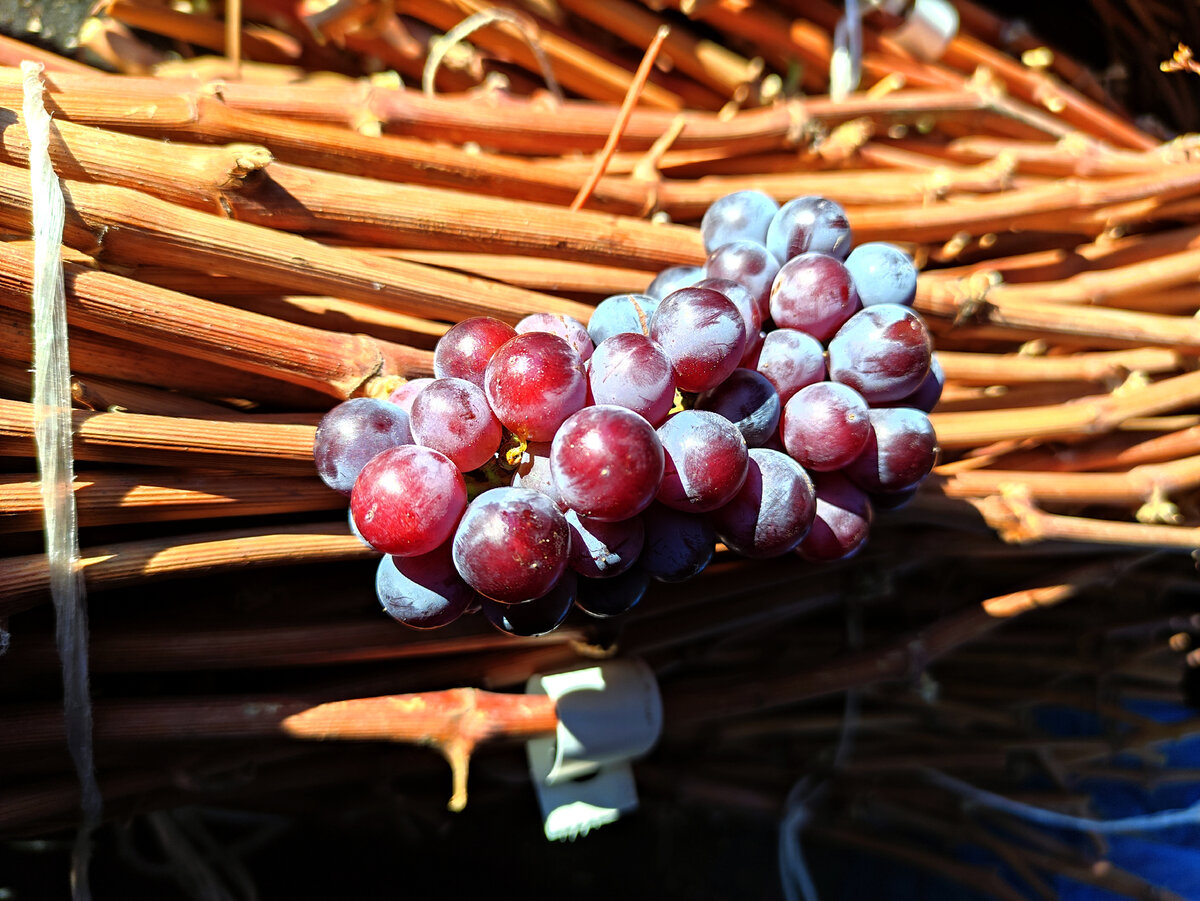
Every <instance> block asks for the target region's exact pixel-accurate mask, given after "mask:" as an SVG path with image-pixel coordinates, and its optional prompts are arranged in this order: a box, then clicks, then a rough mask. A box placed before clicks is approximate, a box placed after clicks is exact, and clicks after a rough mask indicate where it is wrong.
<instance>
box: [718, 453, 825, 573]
mask: <svg viewBox="0 0 1200 901" xmlns="http://www.w3.org/2000/svg"><path fill="white" fill-rule="evenodd" d="M816 509H817V499H816V494H815V492H814V489H813V483H812V479H810V478H809V476H808V473H806V472H805V471H804V468H803V467H802V466H801V465H800V464H799V463H797V462H796V461H795V460H793V459H792V458H791V457H789V456H788V455H787V454H781V453H779V452H778V451H773V450H767V449H766V448H761V447H753V448H751V449H750V464H749V468H748V472H747V475H746V481H745V484H743V485H742V487H741V489H739V491H738V493H737V494H735V495H734V497H733V500H731V501H730V502H729V503H727V504H726V505H725V506H723V507H721V508H719V509H718V510H715V511H714V512H713V513H712V523H713V527H714V528H715V529H716V532H717V537H719V538H720V539H721V540H722V541H723V542H725V544H726V546H727V547H729V549H730V550H732V551H736V552H737V553H739V554H741V555H742V556H744V557H751V558H755V559H762V558H765V557H778V556H779V555H781V554H786V553H787V552H788V551H790V550H793V549H794V548H795V547H796V546H797V545H798V544H799V543H800V542H801V540H802V539H803V538H804V536H805V535H807V534H808V530H809V528H810V527H811V526H812V523H813V518H814V516H815V515H816Z"/></svg>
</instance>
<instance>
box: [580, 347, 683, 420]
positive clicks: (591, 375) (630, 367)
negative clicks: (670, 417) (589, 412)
mask: <svg viewBox="0 0 1200 901" xmlns="http://www.w3.org/2000/svg"><path fill="white" fill-rule="evenodd" d="M588 387H589V388H590V389H591V399H592V402H593V403H596V404H615V405H617V406H619V407H625V408H627V409H629V410H632V411H633V412H634V413H637V414H638V415H640V416H642V417H643V418H644V419H646V421H647V422H649V423H650V424H651V425H653V426H658V425H661V424H662V422H663V421H664V420H665V419H666V418H667V414H668V413H669V412H670V411H671V407H672V406H674V404H675V371H674V370H673V369H672V368H671V361H670V360H668V359H667V355H666V354H665V353H664V352H663V349H662V348H661V347H659V346H658V345H657V344H655V343H654V342H653V341H651V340H650V339H649V338H647V337H646V336H645V335H640V334H633V333H625V334H620V335H613V336H612V337H610V338H605V339H604V340H603V341H602V342H601V343H600V346H599V347H597V348H596V353H595V354H593V356H592V360H591V365H590V366H589V367H588Z"/></svg>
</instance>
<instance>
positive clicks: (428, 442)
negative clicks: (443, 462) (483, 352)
mask: <svg viewBox="0 0 1200 901" xmlns="http://www.w3.org/2000/svg"><path fill="white" fill-rule="evenodd" d="M412 431H413V438H414V439H415V440H416V442H417V443H418V444H423V445H424V446H425V447H431V448H433V449H434V450H436V451H441V452H442V453H443V454H445V455H446V456H447V457H449V458H450V459H451V460H453V461H454V465H455V466H457V467H458V468H459V469H461V470H462V471H463V472H469V471H470V470H472V469H478V468H479V467H480V466H482V465H483V464H484V463H486V462H487V461H488V460H490V459H492V456H493V455H494V454H495V453H496V449H497V448H498V447H499V446H500V438H501V434H502V430H501V428H500V421H499V420H498V419H496V417H495V416H494V415H493V414H492V409H491V407H489V406H488V402H487V398H486V397H485V396H484V394H483V392H482V391H481V390H480V389H479V388H478V387H477V386H476V385H475V384H473V383H472V382H468V381H467V380H466V379H435V380H434V381H433V382H432V383H431V384H429V385H428V386H426V388H425V390H424V391H422V392H421V393H420V394H419V395H417V398H416V400H414V401H413V412H412Z"/></svg>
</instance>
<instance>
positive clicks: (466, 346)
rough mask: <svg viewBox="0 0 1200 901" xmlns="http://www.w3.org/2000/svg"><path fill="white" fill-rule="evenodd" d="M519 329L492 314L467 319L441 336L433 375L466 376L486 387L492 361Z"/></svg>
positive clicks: (445, 376)
mask: <svg viewBox="0 0 1200 901" xmlns="http://www.w3.org/2000/svg"><path fill="white" fill-rule="evenodd" d="M516 334H517V330H516V329H514V328H513V327H512V326H511V325H509V324H508V323H507V322H501V321H500V320H499V319H493V318H492V317H490V316H476V317H474V318H473V319H464V320H463V321H462V322H459V323H457V324H455V325H453V326H451V327H450V329H449V330H448V331H447V332H446V334H444V335H442V337H441V338H439V339H438V343H437V347H435V348H434V351H433V374H434V375H436V376H437V377H438V378H442V379H445V378H455V379H466V380H467V381H468V382H474V383H475V384H476V385H478V386H479V387H480V388H482V387H483V373H484V370H485V369H486V368H487V364H488V360H490V359H491V358H492V354H494V353H495V352H496V351H497V350H498V349H499V348H500V346H501V345H503V344H504V343H505V342H507V341H509V340H510V339H512V338H514V337H516Z"/></svg>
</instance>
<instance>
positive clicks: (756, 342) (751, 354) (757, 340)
mask: <svg viewBox="0 0 1200 901" xmlns="http://www.w3.org/2000/svg"><path fill="white" fill-rule="evenodd" d="M766 340H767V333H766V332H764V331H761V330H760V331H759V333H758V334H757V335H755V336H754V337H753V338H750V337H747V338H746V352H745V353H744V354H742V362H741V363H739V364H738V366H740V367H741V368H742V369H758V361H759V358H760V357H761V356H762V349H763V343H764V342H765V341H766Z"/></svg>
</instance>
